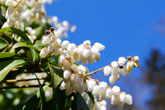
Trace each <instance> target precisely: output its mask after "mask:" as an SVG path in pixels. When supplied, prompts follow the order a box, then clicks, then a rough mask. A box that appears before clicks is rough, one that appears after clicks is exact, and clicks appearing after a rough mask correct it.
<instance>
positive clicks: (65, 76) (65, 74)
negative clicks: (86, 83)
mask: <svg viewBox="0 0 165 110" xmlns="http://www.w3.org/2000/svg"><path fill="white" fill-rule="evenodd" d="M70 76H71V71H70V70H65V71H64V73H63V77H64V79H68V78H69V77H70Z"/></svg>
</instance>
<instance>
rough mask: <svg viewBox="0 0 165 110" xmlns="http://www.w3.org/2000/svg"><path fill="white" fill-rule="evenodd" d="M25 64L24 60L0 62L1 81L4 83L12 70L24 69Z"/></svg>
mask: <svg viewBox="0 0 165 110" xmlns="http://www.w3.org/2000/svg"><path fill="white" fill-rule="evenodd" d="M24 64H25V61H24V60H23V59H18V60H7V61H3V62H0V81H2V80H3V79H4V78H5V77H6V75H7V74H8V73H9V72H10V71H11V70H12V69H14V68H17V67H22V66H24Z"/></svg>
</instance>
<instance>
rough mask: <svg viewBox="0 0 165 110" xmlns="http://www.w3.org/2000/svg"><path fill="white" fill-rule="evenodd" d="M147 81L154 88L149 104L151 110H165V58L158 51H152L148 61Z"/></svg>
mask: <svg viewBox="0 0 165 110" xmlns="http://www.w3.org/2000/svg"><path fill="white" fill-rule="evenodd" d="M146 64H147V65H146V66H147V67H146V68H145V69H144V73H145V79H146V80H145V81H146V83H148V84H149V85H151V86H152V87H153V91H152V99H151V100H149V101H148V102H147V104H148V105H149V109H150V110H164V109H165V56H164V55H162V54H161V53H160V52H159V51H158V50H152V52H151V56H150V58H149V59H147V60H146Z"/></svg>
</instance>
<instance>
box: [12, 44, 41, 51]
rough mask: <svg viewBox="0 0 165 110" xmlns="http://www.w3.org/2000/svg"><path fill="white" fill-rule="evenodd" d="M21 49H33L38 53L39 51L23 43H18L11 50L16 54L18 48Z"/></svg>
mask: <svg viewBox="0 0 165 110" xmlns="http://www.w3.org/2000/svg"><path fill="white" fill-rule="evenodd" d="M20 47H27V48H31V49H34V50H36V51H39V50H38V49H37V48H35V47H33V46H31V45H27V44H25V43H23V42H18V43H16V44H15V45H14V46H13V47H12V48H11V50H10V52H14V51H15V49H16V48H20Z"/></svg>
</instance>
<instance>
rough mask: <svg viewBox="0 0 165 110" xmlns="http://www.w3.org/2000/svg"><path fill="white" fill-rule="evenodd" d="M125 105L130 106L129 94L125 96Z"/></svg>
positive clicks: (130, 98) (130, 97)
mask: <svg viewBox="0 0 165 110" xmlns="http://www.w3.org/2000/svg"><path fill="white" fill-rule="evenodd" d="M125 103H127V104H129V105H131V104H132V96H131V95H130V94H127V95H126V96H125Z"/></svg>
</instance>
